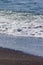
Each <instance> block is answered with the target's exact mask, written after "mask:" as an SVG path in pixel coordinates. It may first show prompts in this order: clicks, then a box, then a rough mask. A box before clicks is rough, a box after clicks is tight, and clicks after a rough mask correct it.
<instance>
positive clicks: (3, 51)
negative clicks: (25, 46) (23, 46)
mask: <svg viewBox="0 0 43 65" xmlns="http://www.w3.org/2000/svg"><path fill="white" fill-rule="evenodd" d="M0 65H43V57H40V56H34V55H30V54H26V53H23V52H21V51H16V50H11V49H7V48H2V47H0Z"/></svg>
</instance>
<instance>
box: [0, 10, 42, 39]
mask: <svg viewBox="0 0 43 65" xmlns="http://www.w3.org/2000/svg"><path fill="white" fill-rule="evenodd" d="M0 33H5V34H10V35H14V36H31V37H41V38H43V15H33V14H30V13H17V12H11V11H7V12H6V11H0Z"/></svg>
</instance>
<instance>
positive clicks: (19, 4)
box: [0, 0, 43, 14]
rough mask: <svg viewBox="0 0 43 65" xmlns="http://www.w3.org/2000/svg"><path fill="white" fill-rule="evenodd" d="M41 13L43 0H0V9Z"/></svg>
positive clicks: (42, 11)
mask: <svg viewBox="0 0 43 65" xmlns="http://www.w3.org/2000/svg"><path fill="white" fill-rule="evenodd" d="M3 9H4V10H12V11H18V12H29V13H35V14H43V0H0V10H3Z"/></svg>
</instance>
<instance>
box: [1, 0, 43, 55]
mask: <svg viewBox="0 0 43 65" xmlns="http://www.w3.org/2000/svg"><path fill="white" fill-rule="evenodd" d="M2 40H3V41H2ZM0 47H6V48H11V49H15V50H20V51H23V52H26V53H30V54H34V55H38V56H43V1H42V0H0Z"/></svg>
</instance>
